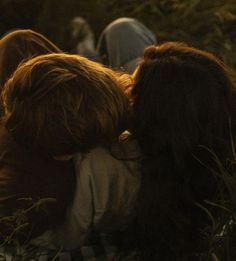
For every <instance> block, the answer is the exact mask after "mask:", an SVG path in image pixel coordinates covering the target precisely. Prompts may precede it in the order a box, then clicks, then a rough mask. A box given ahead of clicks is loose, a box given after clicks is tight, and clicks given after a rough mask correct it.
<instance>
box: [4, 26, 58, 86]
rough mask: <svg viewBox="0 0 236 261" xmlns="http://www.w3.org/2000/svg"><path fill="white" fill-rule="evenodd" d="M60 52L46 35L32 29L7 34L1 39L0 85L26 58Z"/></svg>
mask: <svg viewBox="0 0 236 261" xmlns="http://www.w3.org/2000/svg"><path fill="white" fill-rule="evenodd" d="M60 52H61V50H60V49H59V48H58V47H57V46H55V45H54V44H53V43H52V42H50V41H49V40H48V39H47V38H46V37H44V36H43V35H41V34H40V33H37V32H34V31H32V30H15V31H13V32H10V33H8V34H6V35H5V36H4V37H3V38H2V39H1V40H0V87H1V88H2V87H3V85H4V83H5V82H6V80H7V79H8V78H9V77H10V76H11V74H12V73H13V72H14V71H15V69H16V68H17V66H18V65H19V64H20V63H21V62H23V61H24V60H27V59H29V58H32V57H34V56H37V55H41V54H47V53H60Z"/></svg>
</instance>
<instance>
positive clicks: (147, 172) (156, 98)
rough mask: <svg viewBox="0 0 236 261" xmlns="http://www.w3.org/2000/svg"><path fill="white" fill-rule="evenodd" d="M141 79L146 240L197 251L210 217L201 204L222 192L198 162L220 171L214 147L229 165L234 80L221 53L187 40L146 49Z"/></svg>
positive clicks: (163, 247)
mask: <svg viewBox="0 0 236 261" xmlns="http://www.w3.org/2000/svg"><path fill="white" fill-rule="evenodd" d="M134 77H135V86H134V88H133V92H132V94H133V113H134V115H133V117H134V118H133V120H134V122H133V124H134V125H133V133H134V135H135V137H136V138H137V140H138V142H139V144H140V146H141V150H142V151H143V154H144V159H143V180H142V186H141V190H140V202H139V203H140V209H139V217H138V219H139V224H143V225H141V227H142V228H141V230H142V231H146V232H144V234H145V236H144V235H142V240H144V239H145V238H146V239H147V241H148V242H149V243H150V242H152V243H153V245H154V248H156V250H157V252H158V251H159V255H161V253H164V255H166V258H167V256H168V255H170V256H171V255H175V254H176V255H178V254H179V253H180V252H181V251H182V252H186V253H187V252H188V251H190V252H191V251H192V247H193V248H194V247H195V249H194V251H196V245H194V241H195V240H196V238H195V237H196V233H198V232H199V228H200V227H201V226H203V223H204V221H206V219H207V218H205V216H204V215H205V214H204V213H203V211H201V210H200V209H198V208H197V207H196V206H195V203H196V202H198V203H202V202H203V201H204V200H205V199H208V200H214V199H215V197H216V194H217V186H216V179H215V178H214V177H213V174H212V173H210V171H209V169H207V167H204V166H202V164H200V163H199V161H201V162H202V163H203V164H206V165H208V166H209V167H213V168H214V166H213V165H214V162H213V161H212V155H211V154H210V153H209V152H208V151H207V150H208V149H209V150H211V151H212V152H214V153H216V155H217V156H218V157H219V158H220V159H221V160H222V163H223V165H225V164H226V159H227V158H232V153H231V145H230V144H231V141H230V130H229V120H230V118H231V121H232V122H233V125H234V126H235V115H234V112H233V105H232V104H231V101H232V99H233V97H234V96H235V93H234V91H233V87H234V82H233V80H232V78H231V76H230V73H229V72H228V70H227V68H226V66H225V65H224V64H223V63H222V62H221V61H220V60H218V59H217V58H216V57H215V56H213V55H212V54H210V53H207V52H204V51H201V50H198V49H195V48H192V47H188V46H186V45H184V44H181V43H164V44H162V45H159V46H151V47H149V48H147V49H146V50H145V53H144V57H143V60H142V61H141V64H140V65H139V67H138V68H137V70H136V72H135V75H134ZM234 128H235V127H234ZM232 131H233V130H232ZM206 148H207V149H206ZM147 202H148V203H147ZM196 219H197V220H196ZM201 228H202V227H201ZM195 232H196V233H195ZM148 234H149V235H148ZM158 235H160V236H158ZM151 237H152V240H151V239H150V238H151ZM148 238H149V239H148ZM154 238H155V239H156V242H155V239H154ZM144 241H145V240H144ZM149 243H148V244H149ZM192 243H193V244H192ZM170 244H172V245H173V248H172V249H171V250H170V249H169V245H170ZM157 245H158V246H159V247H157ZM157 248H158V249H157ZM178 251H179V252H178ZM171 258H172V259H170V260H174V259H173V258H176V256H175V257H173V256H172V257H171ZM167 259H168V258H167ZM167 259H166V260H167ZM160 260H161V259H160ZM175 260H176V259H175ZM180 260H183V259H180ZM187 260H188V259H187Z"/></svg>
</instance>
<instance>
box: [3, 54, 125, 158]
mask: <svg viewBox="0 0 236 261" xmlns="http://www.w3.org/2000/svg"><path fill="white" fill-rule="evenodd" d="M127 79H129V77H128V76H127V77H126V80H125V76H124V75H122V76H120V75H117V74H116V73H115V72H113V71H112V70H110V69H107V68H105V67H103V66H102V65H100V64H98V63H95V62H92V61H90V60H88V59H86V58H84V57H80V56H78V55H68V54H49V55H42V56H38V57H36V58H33V59H31V60H29V61H27V62H26V63H24V64H22V65H21V66H20V67H19V68H18V69H17V70H16V71H15V73H14V74H13V76H12V77H11V78H10V79H9V80H8V81H7V83H6V84H5V86H4V90H3V101H4V108H5V117H4V121H5V124H6V127H7V129H8V130H9V132H10V133H11V134H12V135H13V137H15V139H16V140H17V141H18V142H20V143H22V144H24V145H26V146H31V147H32V146H33V147H34V148H36V149H38V150H40V151H44V152H47V153H50V154H52V155H54V156H55V155H65V154H72V153H74V152H77V151H86V150H89V149H91V148H93V147H95V146H97V145H104V146H107V145H109V144H111V143H112V142H114V141H115V140H116V139H117V138H118V136H119V134H120V133H122V131H123V130H125V129H126V128H127V124H128V121H129V120H128V119H129V105H128V99H127V98H126V96H125V95H124V92H123V90H122V88H125V86H124V85H125V84H128V83H129V84H130V81H129V80H127Z"/></svg>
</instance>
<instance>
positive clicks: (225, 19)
mask: <svg viewBox="0 0 236 261" xmlns="http://www.w3.org/2000/svg"><path fill="white" fill-rule="evenodd" d="M74 16H82V17H84V18H85V19H87V21H88V22H89V24H90V25H91V27H92V28H93V30H94V33H95V36H96V39H97V38H98V36H99V34H100V33H101V31H102V29H103V28H104V27H105V26H106V25H107V24H108V23H109V22H111V21H112V20H114V19H115V18H118V17H121V16H129V17H135V18H138V19H139V20H141V21H142V22H143V23H144V24H145V25H147V26H148V27H149V28H150V29H152V30H153V32H154V33H155V34H156V35H157V39H158V40H159V41H166V40H178V41H184V42H187V43H189V44H191V45H193V46H195V47H199V48H202V49H205V50H208V51H212V52H214V53H215V54H216V55H218V56H219V57H220V58H222V59H223V60H224V61H225V62H226V63H227V64H228V65H229V66H230V67H232V68H233V69H235V70H236V0H143V1H141V0H0V35H1V36H2V35H4V34H5V33H6V32H8V31H9V30H13V29H16V28H32V29H34V30H36V31H38V32H40V33H42V34H44V35H46V36H47V37H48V38H49V39H50V40H52V41H53V42H55V43H56V44H57V45H58V46H59V47H61V48H62V49H63V48H64V46H65V45H66V41H67V39H66V33H65V32H66V28H67V25H68V23H69V21H70V19H71V18H72V17H74Z"/></svg>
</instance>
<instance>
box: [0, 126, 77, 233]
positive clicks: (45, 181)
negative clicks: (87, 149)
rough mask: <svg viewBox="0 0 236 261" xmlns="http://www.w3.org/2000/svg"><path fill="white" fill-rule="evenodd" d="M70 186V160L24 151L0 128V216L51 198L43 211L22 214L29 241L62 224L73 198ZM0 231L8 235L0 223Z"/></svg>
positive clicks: (7, 231) (71, 179)
mask: <svg viewBox="0 0 236 261" xmlns="http://www.w3.org/2000/svg"><path fill="white" fill-rule="evenodd" d="M74 184H75V176H74V167H73V162H72V161H56V160H54V159H52V158H51V157H49V156H45V155H39V154H38V153H36V152H35V151H30V150H27V149H26V148H23V147H21V146H20V145H18V144H17V143H16V142H15V141H14V140H13V138H12V137H11V136H10V135H9V134H8V132H7V131H6V129H5V128H4V127H2V126H0V207H1V208H0V216H1V217H4V216H9V215H14V211H15V210H17V209H20V208H29V207H31V206H32V203H33V202H36V201H37V200H39V199H45V198H53V199H54V200H53V201H50V202H46V203H45V204H43V210H42V209H40V210H39V211H38V210H37V208H34V209H33V210H30V211H29V212H28V213H27V215H26V216H27V219H28V220H27V219H26V221H24V222H29V225H28V226H26V228H25V230H24V232H25V233H26V234H27V235H28V234H30V237H31V238H32V237H34V236H37V235H39V234H41V233H42V232H44V231H45V230H46V229H51V228H52V227H54V226H56V225H58V224H60V223H61V222H62V220H63V218H64V212H65V208H66V206H67V205H68V204H69V202H70V200H71V199H72V197H73V191H74ZM20 198H21V199H22V198H24V199H25V200H19V199H20ZM31 198H32V201H31V200H30V199H31ZM26 199H27V200H26ZM55 200H56V201H55ZM14 222H15V221H14ZM13 225H16V224H15V223H14V224H13ZM18 225H19V224H18ZM31 229H32V231H30V230H31ZM0 231H1V233H3V232H4V233H9V232H10V231H9V227H8V226H6V224H5V223H4V222H0Z"/></svg>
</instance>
